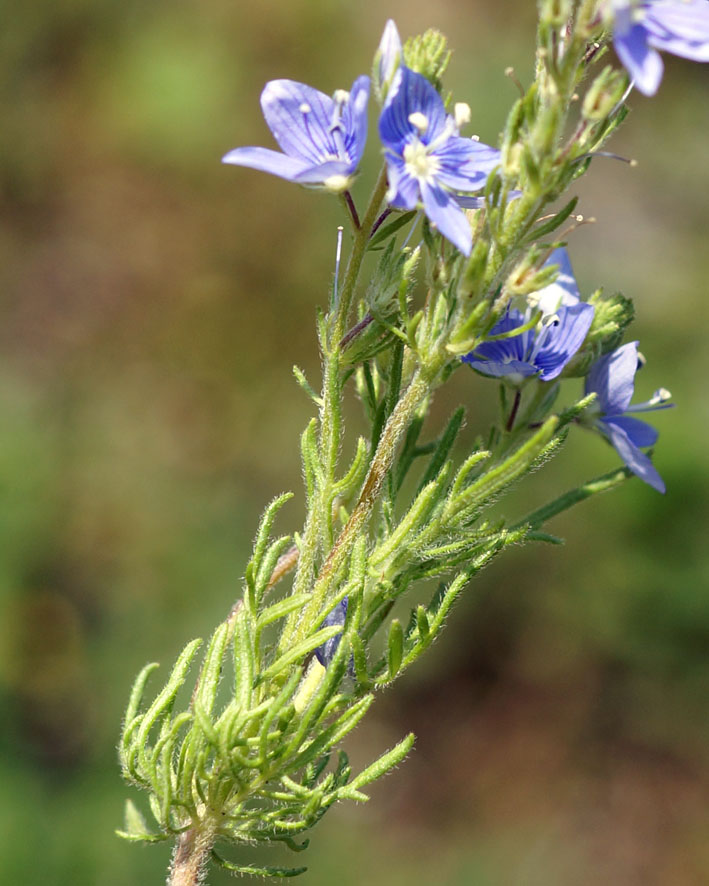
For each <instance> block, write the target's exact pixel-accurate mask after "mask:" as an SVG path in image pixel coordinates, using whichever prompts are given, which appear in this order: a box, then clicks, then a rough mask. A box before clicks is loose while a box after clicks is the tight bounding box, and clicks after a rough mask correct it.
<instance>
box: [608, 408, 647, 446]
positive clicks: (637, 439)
mask: <svg viewBox="0 0 709 886" xmlns="http://www.w3.org/2000/svg"><path fill="white" fill-rule="evenodd" d="M603 423H604V424H605V425H610V424H612V425H614V426H615V427H618V428H622V429H623V430H624V431H625V433H626V435H627V437H628V439H629V440H630V442H631V443H632V444H633V446H639V447H640V448H641V449H644V448H645V447H646V446H654V445H655V443H657V438H658V437H659V436H660V432H659V431H658V430H657V428H653V426H652V425H649V424H648V423H647V422H646V421H640V419H639V418H632V417H631V416H629V415H609V416H608V417H607V418H604V419H603Z"/></svg>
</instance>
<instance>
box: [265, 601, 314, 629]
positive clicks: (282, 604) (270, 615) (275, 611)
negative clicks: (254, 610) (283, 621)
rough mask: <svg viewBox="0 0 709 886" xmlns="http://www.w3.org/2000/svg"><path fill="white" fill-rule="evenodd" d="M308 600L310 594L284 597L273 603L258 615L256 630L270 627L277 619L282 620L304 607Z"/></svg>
mask: <svg viewBox="0 0 709 886" xmlns="http://www.w3.org/2000/svg"><path fill="white" fill-rule="evenodd" d="M309 599H310V594H295V595H294V596H292V597H286V598H285V599H283V600H279V601H278V603H273V604H272V605H271V606H269V607H267V608H266V609H264V610H263V612H262V613H261V614H260V615H259V617H258V620H257V622H256V626H257V628H258V629H259V630H261V629H262V628H265V627H266V625H270V624H271V623H272V622H274V621H278V619H279V618H283V617H284V616H286V615H289V614H290V613H291V612H294V611H295V610H296V609H300V607H301V606H304V605H305V604H306V603H307V602H308V600H309Z"/></svg>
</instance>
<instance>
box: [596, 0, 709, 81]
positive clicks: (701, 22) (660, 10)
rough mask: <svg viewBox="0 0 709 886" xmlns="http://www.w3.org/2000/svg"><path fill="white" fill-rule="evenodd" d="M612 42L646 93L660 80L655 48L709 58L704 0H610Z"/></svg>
mask: <svg viewBox="0 0 709 886" xmlns="http://www.w3.org/2000/svg"><path fill="white" fill-rule="evenodd" d="M610 13H611V14H612V17H613V45H614V46H615V51H616V52H617V53H618V58H619V59H620V60H621V62H622V63H623V65H624V67H625V68H626V70H627V71H628V73H629V74H630V76H631V77H632V78H633V80H634V82H635V85H636V86H637V88H638V89H639V90H640V91H641V92H643V93H645V95H654V94H655V93H656V92H657V89H658V87H659V85H660V81H661V80H662V71H663V64H662V59H661V58H660V53H659V52H658V49H662V50H665V51H666V52H670V53H672V55H679V56H681V57H682V58H688V59H691V60H692V61H696V62H709V3H708V2H707V0H610Z"/></svg>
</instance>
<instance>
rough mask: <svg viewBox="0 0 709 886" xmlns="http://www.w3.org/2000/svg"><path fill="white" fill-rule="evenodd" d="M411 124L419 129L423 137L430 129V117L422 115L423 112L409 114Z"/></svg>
mask: <svg viewBox="0 0 709 886" xmlns="http://www.w3.org/2000/svg"><path fill="white" fill-rule="evenodd" d="M409 123H410V124H411V125H412V126H413V127H415V128H416V129H418V131H419V132H420V133H421V134H422V135H423V133H424V132H425V131H426V130H427V129H428V117H427V116H426V115H425V114H422V113H421V111H414V112H413V114H409Z"/></svg>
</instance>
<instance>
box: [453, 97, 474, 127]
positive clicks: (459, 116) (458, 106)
mask: <svg viewBox="0 0 709 886" xmlns="http://www.w3.org/2000/svg"><path fill="white" fill-rule="evenodd" d="M470 117H471V113H470V105H469V104H467V103H466V102H456V103H455V106H454V107H453V119H454V120H455V125H456V126H458V127H461V126H465V124H466V123H470Z"/></svg>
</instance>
